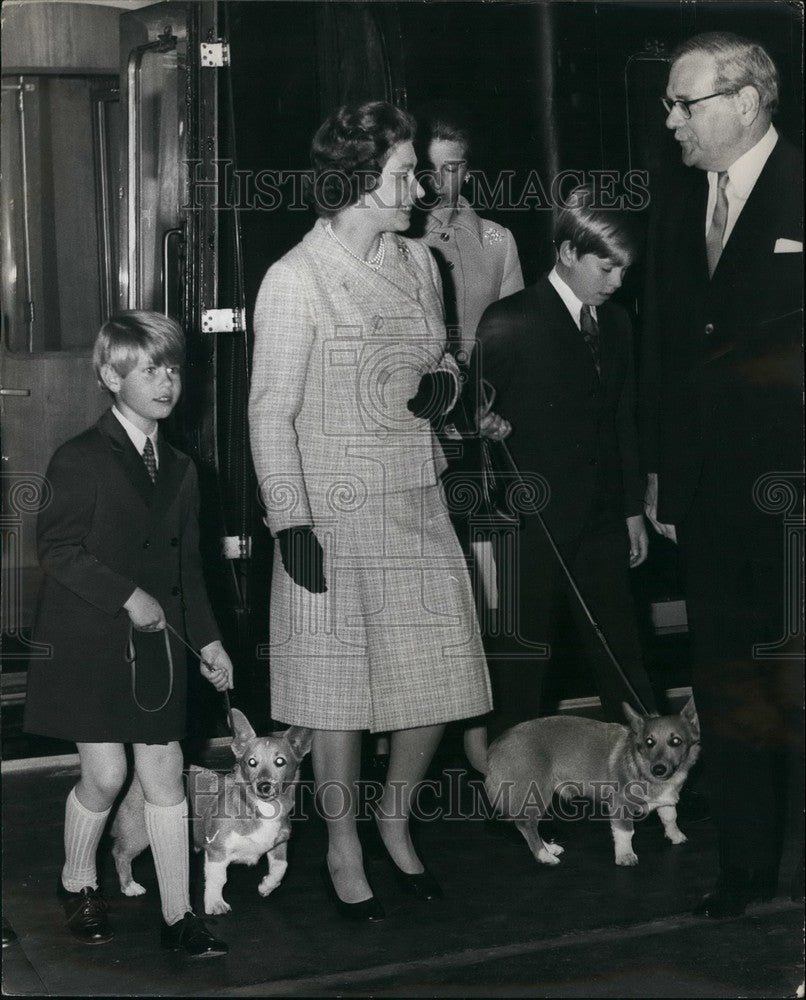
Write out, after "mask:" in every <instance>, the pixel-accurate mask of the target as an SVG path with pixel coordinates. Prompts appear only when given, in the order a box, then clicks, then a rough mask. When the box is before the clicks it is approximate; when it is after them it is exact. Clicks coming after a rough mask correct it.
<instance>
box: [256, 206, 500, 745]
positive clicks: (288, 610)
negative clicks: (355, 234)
mask: <svg viewBox="0 0 806 1000" xmlns="http://www.w3.org/2000/svg"><path fill="white" fill-rule="evenodd" d="M385 240H386V242H387V253H386V259H385V261H384V265H383V268H382V269H381V270H379V271H374V270H372V269H370V268H369V267H368V266H367V265H366V264H364V263H363V262H361V261H359V260H357V259H355V258H353V257H352V256H351V255H350V254H349V253H348V252H347V251H346V250H345V249H344V248H343V247H342V246H340V245H339V244H338V243H337V242H336V241H335V240H334V239H333V238H332V237H331V236H330V235H329V234H328V232H327V230H326V228H325V224H324V223H323V222H321V221H320V222H318V223H317V224H316V225H315V226H314V228H313V230H311V232H309V233H308V235H307V236H306V237H305V238H304V239H303V240H302V242H301V243H300V244H298V245H297V246H296V247H294V248H293V249H292V250H291V251H290V252H289V253H288V254H286V255H285V257H283V258H282V259H281V260H279V261H278V262H277V263H276V264H274V265H273V266H272V267H271V268H270V269H269V271H268V272H267V274H266V277H265V278H264V280H263V283H262V285H261V288H260V291H259V294H258V298H257V303H256V307H255V316H254V329H255V348H254V360H253V375H252V386H251V393H250V401H249V422H250V436H251V445H252V455H253V459H254V465H255V471H256V473H257V476H258V482H259V484H260V490H261V496H262V500H263V503H264V504H265V508H266V523H267V525H268V527H269V529H270V531H271V533H272V534H273V535H275V536H276V535H277V533H278V532H279V531H282V530H283V529H285V528H288V527H292V526H294V525H303V524H309V525H312V526H313V528H314V531H315V533H316V536H317V538H318V539H319V542H320V543H321V545H322V548H323V550H324V570H325V577H326V580H327V588H328V589H327V592H326V593H322V594H312V593H310V592H309V591H307V590H305V589H304V588H302V587H299V586H297V585H296V584H295V583H294V582H293V580H292V579H291V578H290V576H288V574H287V573H286V572H285V569H284V567H283V565H282V561H281V559H280V555H279V546H277V547H275V557H274V567H273V577H272V590H271V653H270V656H271V697H272V716H273V717H274V718H275V719H277V720H279V721H283V722H286V723H289V724H296V725H304V726H310V727H313V728H317V729H339V730H341V729H343V730H354V729H370V730H371V731H375V732H377V731H384V730H394V729H406V728H410V727H414V726H423V725H433V724H437V723H441V722H447V721H449V720H452V719H461V718H467V717H469V716H473V715H478V714H481V713H484V712H486V711H489V709H490V706H491V702H490V688H489V679H488V674H487V667H486V663H485V659H484V653H483V649H482V646H481V639H480V635H479V629H478V623H477V621H476V615H475V610H474V605H473V598H472V593H471V588H470V581H469V577H468V574H467V570H466V566H465V561H464V558H463V555H462V552H461V549H460V547H459V544H458V542H457V540H456V537H455V534H454V532H453V529H452V527H451V524H450V520H449V518H448V514H447V510H446V508H445V504H444V500H443V497H442V493H441V488H440V486H439V482H438V477H439V473H440V472H441V471H442V469H443V468H444V465H445V461H444V457H443V455H442V451H441V449H440V446H439V444H438V442H437V440H436V438H435V436H434V434H433V431H432V429H431V426H430V424H429V422H428V421H427V420H424V419H421V418H417V417H414V416H413V415H412V414H411V413H410V412H409V411H408V409H407V408H406V403H407V401H408V400H409V399H411V398H412V397H413V396H414V395H415V393H416V391H417V387H418V384H419V382H420V379H421V377H422V375H423V374H424V373H425V372H427V371H434V370H436V369H437V368H440V367H448V368H451V367H452V366H453V365H454V364H455V363H454V362H453V359H452V358H451V356H450V355H446V354H445V342H446V334H445V326H444V322H443V319H442V305H441V290H440V286H439V276H438V274H437V272H436V268H435V265H434V264H433V262H432V261H431V257H430V254H429V252H428V250H427V249H426V248H425V247H423V246H421V245H419V244H417V243H415V242H413V241H411V240H406V239H404V238H401V237H397V236H395V235H391V234H389V233H387V234H386V235H385Z"/></svg>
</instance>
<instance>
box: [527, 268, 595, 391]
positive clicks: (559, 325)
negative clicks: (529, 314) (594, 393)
mask: <svg viewBox="0 0 806 1000" xmlns="http://www.w3.org/2000/svg"><path fill="white" fill-rule="evenodd" d="M535 289H536V291H537V295H536V296H535V298H534V299H533V303H534V305H535V306H536V307H537V310H538V311H540V312H542V313H543V315H542V317H541V316H540V315H537V314H536V315H535V320H536V321H537V322H540V323H544V324H545V329H546V331H552V332H553V333H555V332H556V350H558V351H559V352H561V353H562V354H566V355H568V356H570V357H572V359H573V363H574V365H575V366H576V368H577V370H579V371H580V374H581V372H582V371H583V370H584V371H587V372H588V373H589V375H590V376H591V377H592V378H598V375H597V374H596V365H595V364H594V363H593V355H592V354H591V351H590V348H589V347H588V345H587V344H586V343H585V338H584V337H583V335H582V331H581V330H580V329H579V327H578V326H577V325H576V323H575V322H574V320H573V317H572V316H571V313H570V312H569V311H568V308H567V306H566V304H565V303H564V302H563V300H562V299H561V298H560V296H559V294H558V292H557V289H556V288H554V286H553V285H552V284H551V282H550V281H549V279H548V276H545V275H544V276H543V277H542V278H541V279H540V281H539V282H538V283H537V285H536V286H535ZM597 314H598V310H597ZM599 336H600V337H601V327H600V330H599Z"/></svg>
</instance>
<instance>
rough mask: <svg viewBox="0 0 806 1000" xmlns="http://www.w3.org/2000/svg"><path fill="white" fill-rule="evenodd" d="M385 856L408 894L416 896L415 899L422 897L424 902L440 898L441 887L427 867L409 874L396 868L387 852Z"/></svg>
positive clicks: (400, 884)
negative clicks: (417, 872) (416, 872)
mask: <svg viewBox="0 0 806 1000" xmlns="http://www.w3.org/2000/svg"><path fill="white" fill-rule="evenodd" d="M386 858H387V861H388V862H389V865H390V866H391V868H392V872H393V874H394V876H395V878H396V879H397V883H398V885H399V886H400V888H401V889H403V890H404V891H405V892H407V893H409V895H410V896H416V897H417V899H422V900H423V901H424V902H430V901H432V900H434V899H442V888H441V886H440V884H439V882H437V880H436V879H435V878H434V876H433V875H432V874H431V872H430V871H429V870H428V869H427V868H424V869H423V871H421V872H420V873H419V874H418V875H409V873H408V872H404V871H403V869H402V868H398V866H397V865H396V864H395V862H394V861H393V860H392V858H391V857H390V856H389V855H388V854H387V855H386Z"/></svg>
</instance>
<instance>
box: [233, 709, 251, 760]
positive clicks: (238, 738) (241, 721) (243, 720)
mask: <svg viewBox="0 0 806 1000" xmlns="http://www.w3.org/2000/svg"><path fill="white" fill-rule="evenodd" d="M232 724H233V726H234V727H235V732H234V733H233V734H232V752H233V754H235V756H236V757H237V758H240V757H242V756H243V752H244V747H245V746H246V744H247V743H248V742H249V740H253V739H254V738H255V731H254V729H252V727H251V726H250V725H249V719H247V717H246V716H245V715H244V714H243V712H239V711H238V709H237V708H233V710H232Z"/></svg>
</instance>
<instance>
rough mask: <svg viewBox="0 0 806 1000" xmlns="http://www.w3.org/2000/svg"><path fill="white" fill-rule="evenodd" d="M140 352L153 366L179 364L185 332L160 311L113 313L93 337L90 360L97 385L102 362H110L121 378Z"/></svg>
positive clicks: (100, 380) (183, 356)
mask: <svg viewBox="0 0 806 1000" xmlns="http://www.w3.org/2000/svg"><path fill="white" fill-rule="evenodd" d="M140 351H143V352H144V353H145V354H147V355H148V356H149V357H150V358H151V360H152V361H153V362H154V364H155V365H161V364H164V363H167V364H169V365H181V364H182V363H183V361H184V360H185V335H184V333H183V332H182V327H181V326H180V325H179V324H178V323H177V322H176V320H173V319H170V318H169V317H168V316H163V315H162V313H156V312H145V311H140V310H137V309H130V310H127V311H125V312H119V313H116V314H115V315H114V316H110V318H109V319H108V320H107V321H106V322H105V323H104V325H103V326H102V327H101V329H100V331H99V333H98V336H97V337H96V338H95V347H94V348H93V352H92V363H93V366H94V368H95V374H96V376H97V378H98V382H99V384H100V385H101V386H103V387H104V388H106V386H105V385H104V382H103V379H102V378H101V369H102V368H103V366H104V365H111V366H112V368H114V369H115V371H116V372H117V373H118V375H120V377H121V378H126V376H127V375H128V374H129V372H131V371H132V370H133V369H134V366H135V365H136V364H137V356H138V354H139V352H140Z"/></svg>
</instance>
